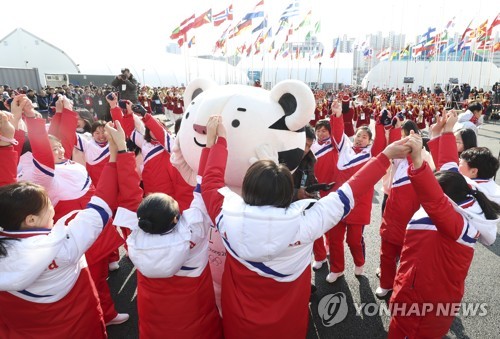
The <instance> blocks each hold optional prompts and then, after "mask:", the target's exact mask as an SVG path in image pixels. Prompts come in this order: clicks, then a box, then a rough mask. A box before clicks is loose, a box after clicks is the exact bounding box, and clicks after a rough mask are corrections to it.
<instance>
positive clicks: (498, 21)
mask: <svg viewBox="0 0 500 339" xmlns="http://www.w3.org/2000/svg"><path fill="white" fill-rule="evenodd" d="M498 25H500V13H498V14H497V16H496V17H495V19H493V21H492V22H491V25H490V28H489V30H491V31H492V30H493V28H495V27H496V26H498Z"/></svg>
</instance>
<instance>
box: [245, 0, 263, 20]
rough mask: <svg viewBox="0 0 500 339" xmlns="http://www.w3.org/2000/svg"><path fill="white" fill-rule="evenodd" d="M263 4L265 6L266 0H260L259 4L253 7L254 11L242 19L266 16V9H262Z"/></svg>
mask: <svg viewBox="0 0 500 339" xmlns="http://www.w3.org/2000/svg"><path fill="white" fill-rule="evenodd" d="M263 6H264V0H261V1H259V2H258V3H257V5H255V7H254V8H253V11H252V12H250V13H247V14H245V16H244V17H243V19H241V21H244V20H251V19H255V18H260V17H263V16H264V11H263V9H262V7H263Z"/></svg>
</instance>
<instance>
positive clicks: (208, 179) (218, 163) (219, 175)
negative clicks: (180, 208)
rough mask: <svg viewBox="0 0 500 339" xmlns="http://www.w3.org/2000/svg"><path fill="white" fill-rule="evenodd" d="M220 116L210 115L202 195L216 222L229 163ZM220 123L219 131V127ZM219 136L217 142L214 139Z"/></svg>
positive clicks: (211, 217) (222, 199)
mask: <svg viewBox="0 0 500 339" xmlns="http://www.w3.org/2000/svg"><path fill="white" fill-rule="evenodd" d="M219 120H220V117H210V119H209V121H208V123H207V147H208V148H210V153H209V155H208V159H207V161H206V165H205V166H204V167H205V172H204V174H203V182H202V184H201V196H202V197H203V201H204V202H205V206H206V208H207V211H208V215H209V216H210V219H211V220H212V221H213V222H215V218H216V217H217V215H218V214H219V213H220V210H221V208H222V203H223V201H224V197H223V196H222V195H221V194H220V193H219V191H218V190H219V189H220V188H222V187H224V186H225V184H224V175H225V173H226V163H227V141H226V139H225V130H224V126H223V125H222V122H220V123H219ZM219 125H220V128H219V131H218V127H219ZM217 135H218V136H219V137H218V138H217V142H216V143H215V144H214V141H215V139H216V136H217ZM203 156H206V154H205V155H204V153H203V152H202V157H201V161H200V162H203V161H204V159H203Z"/></svg>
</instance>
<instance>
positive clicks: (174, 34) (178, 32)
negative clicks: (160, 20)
mask: <svg viewBox="0 0 500 339" xmlns="http://www.w3.org/2000/svg"><path fill="white" fill-rule="evenodd" d="M194 18H195V15H194V14H193V15H191V16H190V17H189V18H187V19H185V20H184V21H182V22H181V23H180V25H179V26H178V27H176V28H175V29H174V30H173V31H172V34H171V35H170V39H172V40H175V39H177V38H179V37H180V36H181V35H182V34H184V33H183V30H184V29H185V28H186V27H185V26H187V25H188V24H189V23H190V21H192V20H194Z"/></svg>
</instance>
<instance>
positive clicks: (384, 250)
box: [380, 239, 403, 290]
mask: <svg viewBox="0 0 500 339" xmlns="http://www.w3.org/2000/svg"><path fill="white" fill-rule="evenodd" d="M402 249H403V247H402V246H400V245H395V244H393V243H390V242H388V241H386V240H384V239H382V245H381V247H380V287H382V288H385V289H387V290H390V289H392V285H393V284H394V278H395V277H396V270H397V266H398V261H399V256H400V255H401V250H402Z"/></svg>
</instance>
